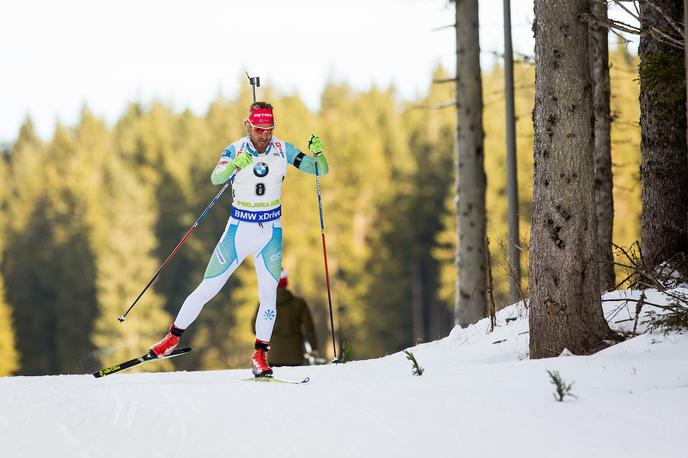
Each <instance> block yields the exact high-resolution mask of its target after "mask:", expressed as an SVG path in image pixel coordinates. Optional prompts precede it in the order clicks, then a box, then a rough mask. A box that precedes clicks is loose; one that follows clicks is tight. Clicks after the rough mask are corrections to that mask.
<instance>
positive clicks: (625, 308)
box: [0, 292, 688, 458]
mask: <svg viewBox="0 0 688 458" xmlns="http://www.w3.org/2000/svg"><path fill="white" fill-rule="evenodd" d="M624 295H629V296H631V295H632V293H630V292H615V293H610V294H609V295H608V297H614V298H617V297H622V296H624ZM635 297H637V296H635ZM649 300H651V301H652V302H656V303H658V302H660V301H661V300H662V298H661V295H659V294H657V293H655V294H653V295H651V297H650V298H649ZM634 310H635V304H633V303H629V304H628V305H626V304H624V303H619V302H615V303H605V312H606V315H607V317H608V319H609V320H610V323H611V324H612V325H613V326H614V327H615V328H620V327H623V328H625V329H632V326H633V321H624V320H628V319H629V318H633V313H634ZM512 318H515V320H511V319H512ZM507 319H509V324H506V322H507ZM617 322H619V323H617ZM488 325H489V323H488V321H487V320H483V321H481V322H480V323H477V324H476V325H474V326H471V327H469V328H466V329H460V328H455V329H454V330H453V331H452V333H451V334H450V335H449V336H448V337H446V338H445V339H442V340H440V341H436V342H431V343H427V344H422V345H419V346H417V347H414V348H412V349H411V351H412V352H413V353H414V355H415V356H416V358H417V360H418V361H419V363H420V364H421V366H423V367H424V368H425V373H424V374H423V375H422V376H421V377H417V376H413V375H412V373H411V365H410V363H409V361H407V360H406V357H405V355H404V354H402V353H397V354H393V355H390V356H387V357H384V358H380V359H376V360H368V361H359V362H351V363H347V364H343V365H337V366H313V367H301V368H280V369H278V372H277V373H278V375H280V376H282V377H286V378H298V377H302V376H306V375H307V376H309V377H310V378H311V381H310V383H309V384H307V385H298V386H297V385H278V384H263V383H253V382H242V381H239V380H240V379H241V378H244V377H248V376H249V375H250V374H249V371H248V370H232V371H209V372H173V373H157V374H153V373H140V374H139V373H129V374H127V373H121V374H115V375H111V376H108V377H105V378H103V379H95V378H93V377H92V376H91V375H61V376H49V377H7V378H0V456H2V457H4V458H8V457H12V458H14V457H46V456H49V457H50V458H60V457H98V458H106V457H147V458H148V457H249V456H260V457H280V458H287V457H299V458H307V457H376V458H377V457H425V456H451V457H505V458H506V457H508V458H516V457H528V458H534V457H557V458H562V457H604V458H613V457H624V458H630V457H653V458H654V457H658V458H659V457H662V458H663V457H667V458H668V457H684V458H685V457H688V445H687V443H686V439H685V436H684V434H686V432H688V416H687V415H686V412H688V336H687V335H682V334H676V333H674V334H669V335H666V336H665V335H662V334H643V335H640V336H638V337H635V338H633V339H630V340H627V341H625V342H623V343H621V344H618V345H615V346H613V347H610V348H608V349H606V350H604V351H602V352H600V353H598V354H596V355H593V356H588V357H579V356H568V357H559V358H551V359H546V360H537V361H530V360H528V359H526V358H527V351H528V335H527V330H528V320H527V316H526V314H525V313H524V312H523V311H522V309H521V307H520V306H519V305H518V304H517V305H514V306H511V307H508V308H506V309H504V310H502V311H500V312H499V313H498V327H497V328H496V329H495V331H494V332H491V333H490V332H488ZM641 328H642V326H641ZM199 351H202V350H200V349H199ZM193 357H194V353H191V354H190V355H188V356H184V358H193ZM113 363H114V361H113ZM548 369H549V370H558V371H559V372H560V374H561V376H562V378H563V379H564V380H565V381H566V382H574V385H573V389H572V392H573V393H574V394H575V395H576V396H578V397H577V398H567V399H566V400H565V401H564V402H556V401H555V400H554V398H553V391H554V387H553V386H552V385H551V384H550V381H549V376H548V375H547V372H546V371H547V370H548Z"/></svg>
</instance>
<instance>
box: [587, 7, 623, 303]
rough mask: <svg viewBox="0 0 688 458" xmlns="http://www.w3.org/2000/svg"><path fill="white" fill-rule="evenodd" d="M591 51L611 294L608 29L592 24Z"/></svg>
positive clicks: (599, 201)
mask: <svg viewBox="0 0 688 458" xmlns="http://www.w3.org/2000/svg"><path fill="white" fill-rule="evenodd" d="M590 4H591V5H590V7H591V13H592V15H593V16H594V17H595V18H597V19H599V20H601V21H604V22H606V20H607V4H606V3H602V2H599V1H595V0H593V1H591V2H590ZM588 33H589V37H588V40H589V41H588V46H589V50H590V71H591V75H592V106H593V113H594V116H595V129H594V135H593V136H594V139H595V141H594V148H593V150H594V158H595V159H594V160H595V208H596V213H597V256H598V258H599V259H598V263H599V270H600V286H599V289H600V291H602V292H605V291H612V290H614V287H615V286H616V281H615V276H614V256H613V254H612V237H613V228H614V195H613V193H612V189H613V179H612V146H611V134H610V129H611V115H610V111H611V110H610V106H609V104H610V96H611V90H610V85H609V44H608V39H607V34H608V31H607V28H606V27H603V26H601V25H600V24H598V23H595V22H593V23H591V24H590V26H589V29H588Z"/></svg>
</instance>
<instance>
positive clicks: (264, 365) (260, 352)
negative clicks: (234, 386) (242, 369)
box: [251, 342, 272, 377]
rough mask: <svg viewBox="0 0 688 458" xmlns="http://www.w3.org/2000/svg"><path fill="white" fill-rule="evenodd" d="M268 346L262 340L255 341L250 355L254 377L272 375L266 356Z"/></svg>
mask: <svg viewBox="0 0 688 458" xmlns="http://www.w3.org/2000/svg"><path fill="white" fill-rule="evenodd" d="M269 349H270V347H269V346H268V344H266V343H263V342H256V351H255V352H254V353H253V356H251V370H252V371H253V375H254V376H256V377H270V376H272V369H270V366H268V361H267V359H266V356H267V354H268V350H269Z"/></svg>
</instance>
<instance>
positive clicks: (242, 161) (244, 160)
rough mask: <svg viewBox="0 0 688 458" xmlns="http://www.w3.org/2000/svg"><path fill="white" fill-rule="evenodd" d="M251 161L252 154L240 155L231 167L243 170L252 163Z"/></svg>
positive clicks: (231, 163)
mask: <svg viewBox="0 0 688 458" xmlns="http://www.w3.org/2000/svg"><path fill="white" fill-rule="evenodd" d="M251 159H253V157H252V156H251V155H250V154H247V153H239V154H238V155H237V157H235V158H234V160H233V161H232V162H230V163H229V165H231V166H232V167H236V168H237V169H239V170H241V169H243V168H244V167H246V166H247V165H249V164H250V163H251Z"/></svg>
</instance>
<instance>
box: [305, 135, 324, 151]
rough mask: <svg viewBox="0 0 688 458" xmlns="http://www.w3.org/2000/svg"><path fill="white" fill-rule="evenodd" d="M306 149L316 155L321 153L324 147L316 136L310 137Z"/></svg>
mask: <svg viewBox="0 0 688 458" xmlns="http://www.w3.org/2000/svg"><path fill="white" fill-rule="evenodd" d="M308 149H309V150H310V151H311V153H313V154H315V155H318V154H320V153H322V152H323V150H324V149H325V145H323V143H322V140H320V137H318V136H317V135H311V138H310V140H308Z"/></svg>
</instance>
